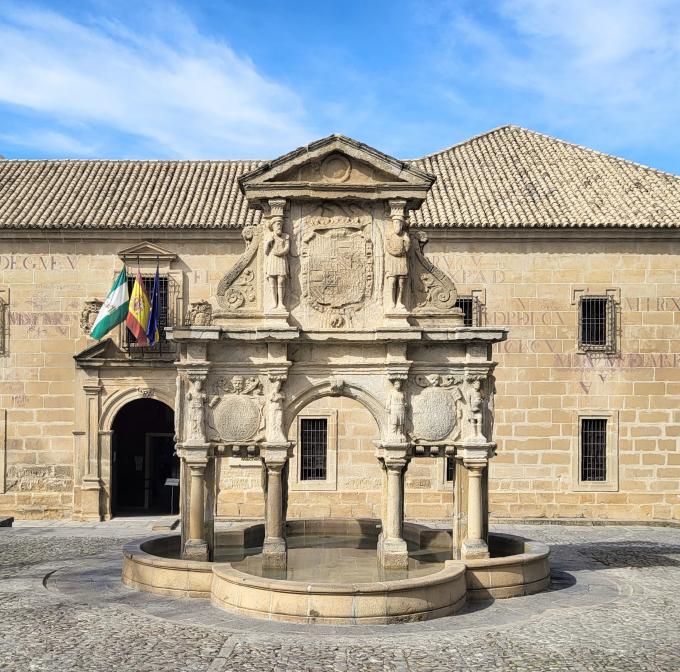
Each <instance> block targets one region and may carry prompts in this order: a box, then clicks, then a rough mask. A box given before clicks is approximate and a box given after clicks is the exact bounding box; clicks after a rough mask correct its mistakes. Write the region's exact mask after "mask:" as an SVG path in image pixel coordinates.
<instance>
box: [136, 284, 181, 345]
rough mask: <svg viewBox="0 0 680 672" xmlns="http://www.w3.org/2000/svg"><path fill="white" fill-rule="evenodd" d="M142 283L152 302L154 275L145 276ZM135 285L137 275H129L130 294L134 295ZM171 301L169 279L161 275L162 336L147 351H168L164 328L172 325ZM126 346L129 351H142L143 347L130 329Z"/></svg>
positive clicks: (160, 326)
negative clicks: (169, 297) (169, 298)
mask: <svg viewBox="0 0 680 672" xmlns="http://www.w3.org/2000/svg"><path fill="white" fill-rule="evenodd" d="M142 281H143V282H144V287H145V288H146V293H147V294H148V295H149V301H151V292H152V291H153V281H154V275H143V276H142ZM134 284H135V274H128V293H129V294H132V288H133V287H134ZM169 317H170V315H169V301H168V278H167V276H164V275H161V276H159V278H158V333H159V335H160V341H159V342H158V343H157V344H155V345H154V346H153V347H146V348H145V350H150V351H151V350H152V351H162V350H167V349H168V346H167V344H166V343H165V330H164V329H163V327H167V326H168V325H169V324H170V319H169ZM125 345H126V346H127V348H128V349H132V348H134V349H141V348H142V346H139V345H138V344H137V339H136V338H135V337H134V335H133V334H132V333H131V332H130V330H129V329H125Z"/></svg>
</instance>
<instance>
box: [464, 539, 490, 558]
mask: <svg viewBox="0 0 680 672" xmlns="http://www.w3.org/2000/svg"><path fill="white" fill-rule="evenodd" d="M460 555H461V559H462V560H481V559H483V558H488V557H489V547H488V546H487V545H486V542H484V541H483V540H482V539H466V540H465V541H464V542H463V547H462V549H461V553H460Z"/></svg>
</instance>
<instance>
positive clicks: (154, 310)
mask: <svg viewBox="0 0 680 672" xmlns="http://www.w3.org/2000/svg"><path fill="white" fill-rule="evenodd" d="M160 284H161V281H160V278H159V277H158V266H156V275H155V276H154V278H153V289H152V290H151V311H150V312H149V324H148V326H147V327H146V335H147V336H148V337H149V345H155V344H156V343H158V341H160V340H161V337H160V334H159V333H158V317H159V308H158V294H159V293H160V290H161V288H160Z"/></svg>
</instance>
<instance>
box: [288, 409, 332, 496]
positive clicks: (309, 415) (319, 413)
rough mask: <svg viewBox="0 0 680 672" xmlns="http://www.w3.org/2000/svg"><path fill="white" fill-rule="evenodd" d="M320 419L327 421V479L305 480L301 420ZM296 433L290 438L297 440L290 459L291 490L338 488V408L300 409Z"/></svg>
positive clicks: (320, 490) (321, 490)
mask: <svg viewBox="0 0 680 672" xmlns="http://www.w3.org/2000/svg"><path fill="white" fill-rule="evenodd" d="M303 418H304V419H320V420H326V423H327V428H328V429H327V432H328V433H327V446H326V479H325V480H323V481H322V480H315V481H303V480H301V478H300V471H301V468H302V465H301V461H300V446H299V443H297V438H298V437H299V436H300V421H301V420H302V419H303ZM294 427H295V429H294V434H293V436H291V437H290V438H291V439H292V440H293V441H295V442H296V445H295V447H294V448H293V457H292V458H291V460H290V471H289V472H288V485H289V488H290V489H291V490H294V491H303V492H324V491H329V490H337V489H338V410H337V409H335V408H315V409H309V410H305V409H303V410H302V411H300V412H299V413H298V414H297V416H296V418H295V424H294Z"/></svg>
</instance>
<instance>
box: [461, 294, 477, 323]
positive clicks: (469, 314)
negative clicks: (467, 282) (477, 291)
mask: <svg viewBox="0 0 680 672" xmlns="http://www.w3.org/2000/svg"><path fill="white" fill-rule="evenodd" d="M456 308H460V309H461V310H462V311H463V326H465V327H478V326H479V325H480V323H481V320H480V313H481V303H480V301H479V299H477V298H476V297H474V296H459V297H458V300H457V301H456Z"/></svg>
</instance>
